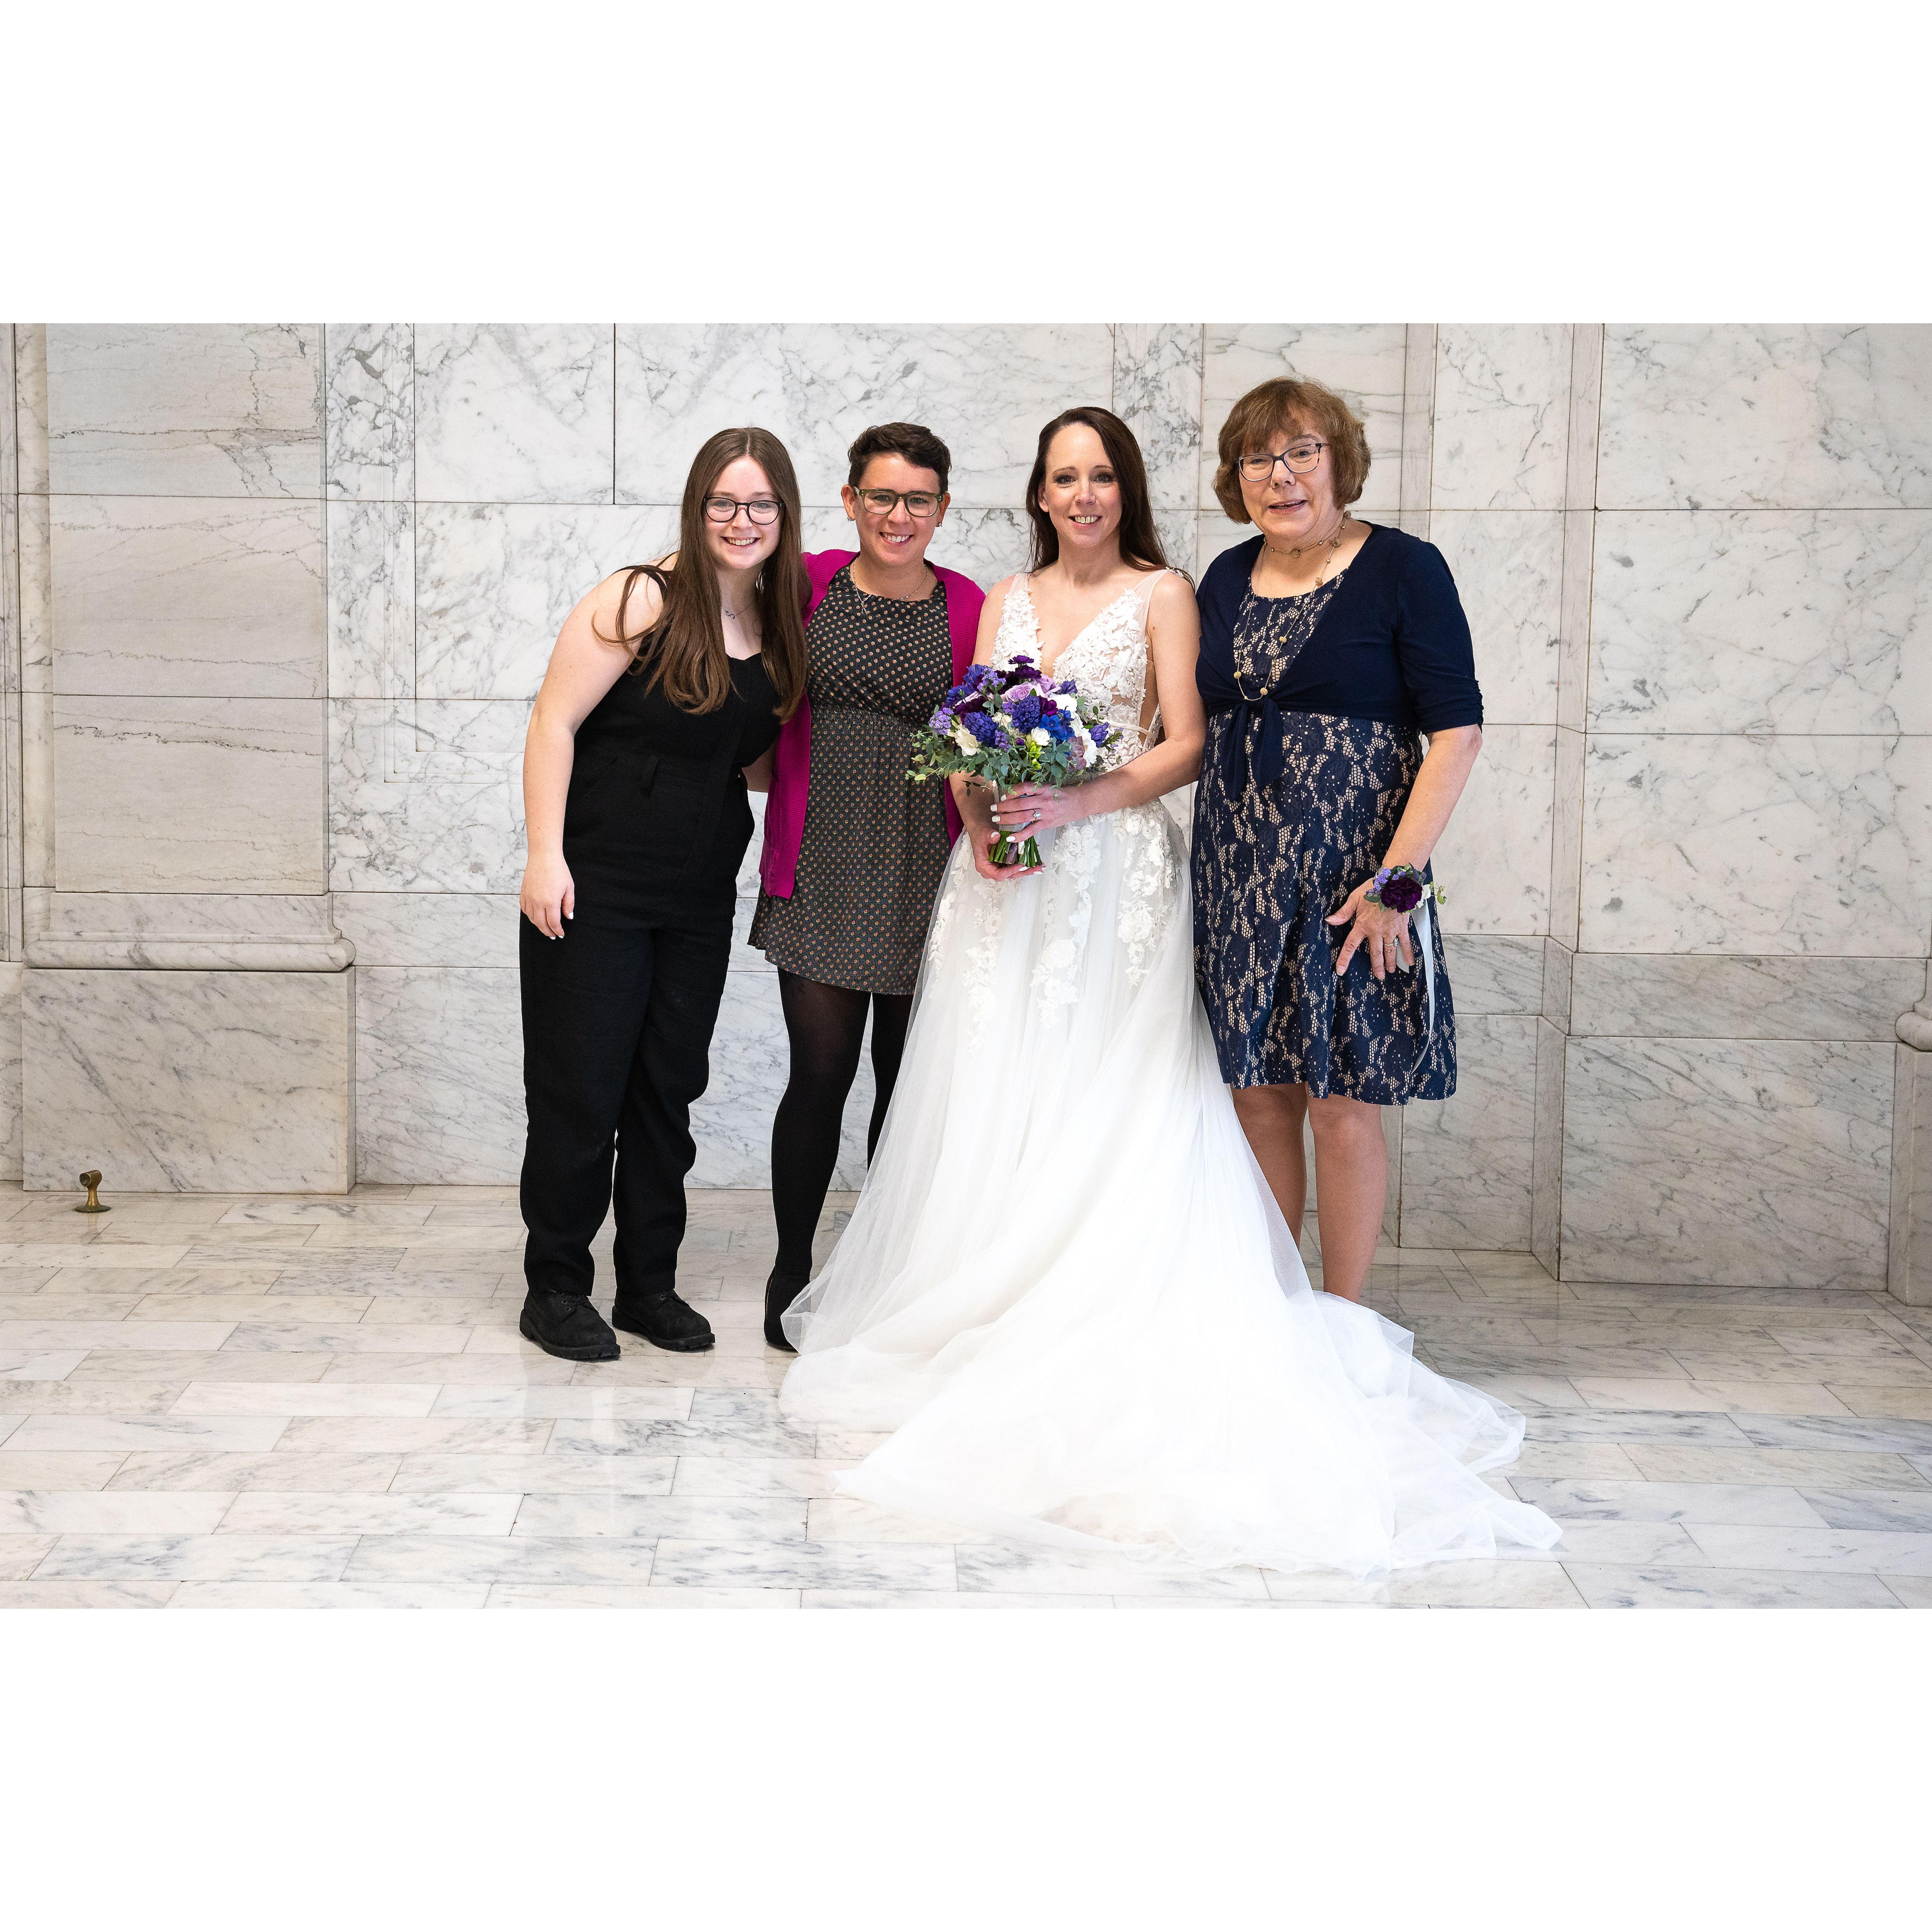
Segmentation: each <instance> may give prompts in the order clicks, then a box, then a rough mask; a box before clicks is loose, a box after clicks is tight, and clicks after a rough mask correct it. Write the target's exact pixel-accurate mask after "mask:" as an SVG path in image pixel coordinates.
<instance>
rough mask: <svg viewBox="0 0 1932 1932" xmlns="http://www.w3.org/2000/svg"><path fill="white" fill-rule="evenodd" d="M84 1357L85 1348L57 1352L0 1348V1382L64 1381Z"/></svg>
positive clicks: (85, 1354)
mask: <svg viewBox="0 0 1932 1932" xmlns="http://www.w3.org/2000/svg"><path fill="white" fill-rule="evenodd" d="M86 1359H87V1351H86V1349H64V1350H62V1351H60V1352H49V1351H46V1350H35V1349H21V1348H12V1349H7V1348H0V1382H63V1381H65V1379H67V1377H68V1376H71V1375H72V1374H73V1373H74V1370H76V1369H77V1368H79V1367H80V1365H81V1364H82V1363H83V1361H86Z"/></svg>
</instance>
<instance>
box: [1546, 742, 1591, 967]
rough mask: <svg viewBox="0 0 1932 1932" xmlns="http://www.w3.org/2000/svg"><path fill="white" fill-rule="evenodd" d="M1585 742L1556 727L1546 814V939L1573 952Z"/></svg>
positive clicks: (1577, 919)
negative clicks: (1551, 794)
mask: <svg viewBox="0 0 1932 1932" xmlns="http://www.w3.org/2000/svg"><path fill="white" fill-rule="evenodd" d="M1588 742H1589V741H1588V739H1586V737H1585V736H1584V734H1583V733H1582V732H1581V731H1575V730H1571V729H1570V728H1569V727H1568V726H1567V725H1561V724H1559V726H1558V727H1556V797H1555V799H1554V802H1553V805H1552V808H1551V811H1550V938H1552V939H1553V940H1556V941H1558V942H1559V944H1561V945H1562V946H1564V947H1567V948H1568V950H1570V951H1571V952H1572V953H1574V952H1575V950H1577V930H1578V926H1579V924H1580V919H1581V916H1582V915H1581V907H1580V893H1581V892H1582V889H1583V781H1584V776H1585V771H1584V765H1585V757H1586V748H1587V745H1588Z"/></svg>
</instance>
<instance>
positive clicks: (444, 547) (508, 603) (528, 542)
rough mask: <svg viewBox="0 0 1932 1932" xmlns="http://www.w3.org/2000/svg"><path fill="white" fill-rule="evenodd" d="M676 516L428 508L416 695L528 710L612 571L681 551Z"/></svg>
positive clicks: (573, 509)
mask: <svg viewBox="0 0 1932 1932" xmlns="http://www.w3.org/2000/svg"><path fill="white" fill-rule="evenodd" d="M677 514H678V513H677V510H676V506H675V505H670V506H664V505H656V506H646V507H639V508H630V507H628V506H627V507H625V508H616V507H614V506H613V505H610V504H607V503H606V504H575V503H571V504H554V505H553V504H536V503H461V504H458V503H426V504H425V505H423V506H422V508H420V509H419V511H417V512H416V684H415V686H414V691H415V694H416V695H417V696H419V697H434V698H516V699H520V700H523V702H525V703H529V701H530V700H532V699H534V698H535V696H536V694H537V689H538V686H539V685H541V683H542V682H543V676H544V669H545V667H547V665H548V664H549V662H550V652H551V650H552V649H553V647H554V646H555V645H556V634H557V632H558V631H559V630H560V629H561V628H562V625H563V620H564V619H565V618H566V617H567V616H569V615H570V613H571V610H573V609H574V608H575V607H576V605H577V601H578V600H579V599H580V598H582V597H583V596H584V595H586V593H587V592H589V591H590V590H592V589H594V588H595V586H597V585H598V584H599V583H601V582H602V581H603V580H604V578H605V577H608V576H610V574H611V573H612V572H613V571H617V570H621V569H622V568H624V566H625V565H627V564H632V563H649V562H654V561H655V559H657V558H658V557H661V556H664V555H665V554H666V553H667V552H668V551H670V550H675V549H676V547H677Z"/></svg>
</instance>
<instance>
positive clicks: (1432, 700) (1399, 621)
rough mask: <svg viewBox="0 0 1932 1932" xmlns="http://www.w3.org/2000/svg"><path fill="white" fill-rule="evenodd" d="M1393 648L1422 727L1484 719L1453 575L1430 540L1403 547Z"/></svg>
mask: <svg viewBox="0 0 1932 1932" xmlns="http://www.w3.org/2000/svg"><path fill="white" fill-rule="evenodd" d="M1395 649H1396V659H1397V664H1399V665H1400V668H1401V673H1402V682H1403V689H1404V691H1405V692H1406V695H1407V697H1408V698H1409V703H1410V704H1411V705H1412V706H1413V707H1414V709H1415V721H1416V724H1417V726H1418V727H1419V728H1420V729H1421V730H1424V731H1448V730H1454V728H1455V727H1457V725H1460V724H1481V722H1482V721H1483V694H1482V691H1481V689H1480V688H1478V685H1477V683H1476V654H1475V646H1474V645H1473V644H1472V642H1471V640H1470V637H1469V619H1468V618H1467V617H1466V616H1464V615H1463V600H1462V598H1460V597H1459V596H1458V595H1457V594H1456V580H1455V579H1454V577H1452V576H1451V574H1449V565H1448V562H1447V561H1446V560H1445V559H1444V557H1443V555H1442V552H1441V551H1440V550H1438V549H1437V548H1436V546H1435V545H1434V544H1432V543H1412V544H1405V545H1404V546H1403V556H1402V567H1401V569H1400V573H1399V574H1398V575H1397V580H1396V595H1395Z"/></svg>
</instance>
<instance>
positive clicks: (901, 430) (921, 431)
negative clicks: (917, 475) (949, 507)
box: [845, 422, 953, 496]
mask: <svg viewBox="0 0 1932 1932" xmlns="http://www.w3.org/2000/svg"><path fill="white" fill-rule="evenodd" d="M875 456H903V457H904V458H905V460H907V462H908V463H910V464H911V465H912V466H913V468H914V469H930V470H931V471H932V473H933V474H934V475H935V476H937V477H938V478H939V493H940V494H941V496H944V495H945V494H946V479H947V477H949V476H950V475H952V473H953V452H952V451H951V450H950V449H947V446H945V444H944V443H941V441H940V440H939V439H938V437H936V436H935V435H934V434H933V433H932V431H931V430H929V429H928V428H926V425H925V424H923V423H902V422H891V423H874V425H872V427H871V428H870V429H862V430H861V431H859V434H858V436H857V437H856V439H855V440H854V441H853V445H852V447H851V448H850V449H848V450H847V452H845V460H846V461H847V462H848V463H850V464H851V466H852V468H851V471H850V474H849V475H847V477H846V478H845V480H846V481H847V483H849V484H850V485H851V486H852V487H853V489H855V490H856V489H857V488H858V487H859V478H861V477H862V476H863V475H865V465H866V464H867V463H869V462H871V460H872V458H874V457H875Z"/></svg>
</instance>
